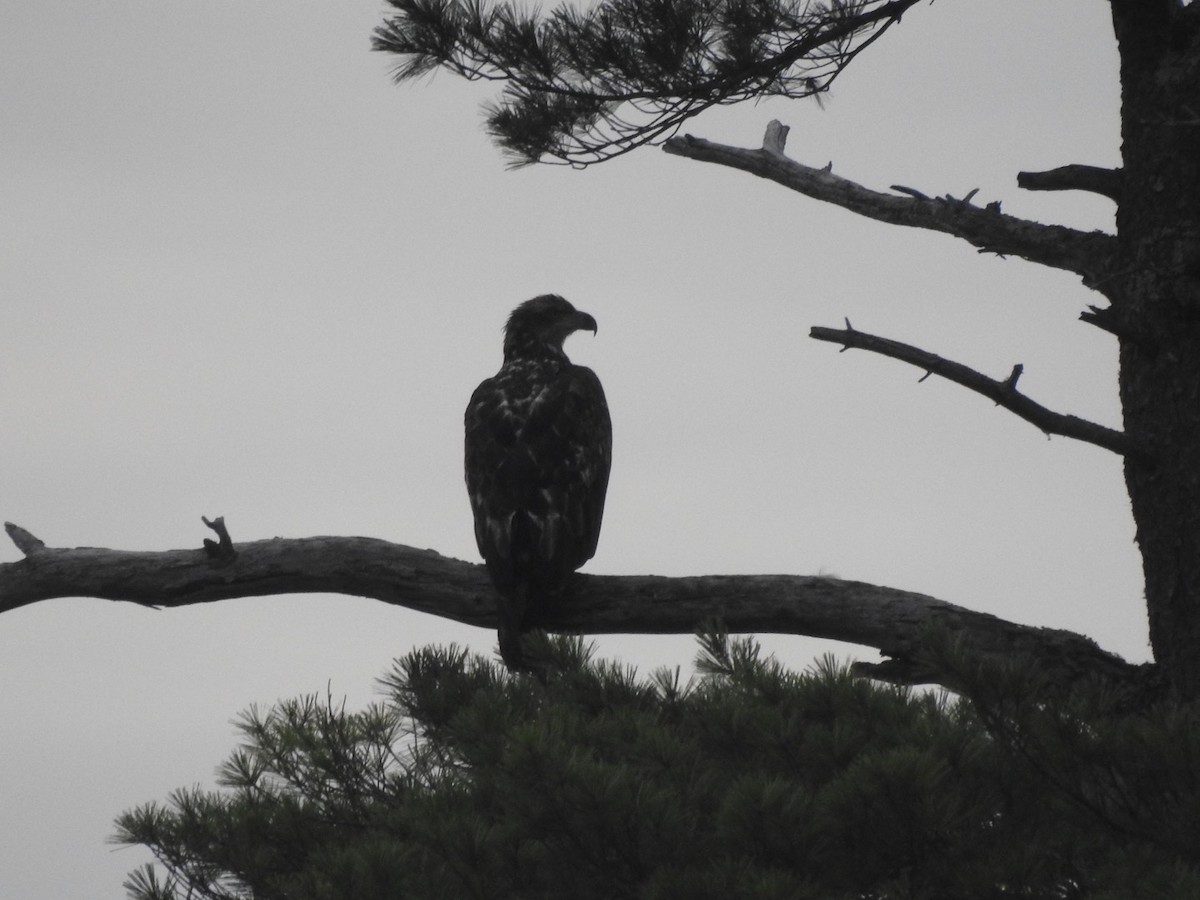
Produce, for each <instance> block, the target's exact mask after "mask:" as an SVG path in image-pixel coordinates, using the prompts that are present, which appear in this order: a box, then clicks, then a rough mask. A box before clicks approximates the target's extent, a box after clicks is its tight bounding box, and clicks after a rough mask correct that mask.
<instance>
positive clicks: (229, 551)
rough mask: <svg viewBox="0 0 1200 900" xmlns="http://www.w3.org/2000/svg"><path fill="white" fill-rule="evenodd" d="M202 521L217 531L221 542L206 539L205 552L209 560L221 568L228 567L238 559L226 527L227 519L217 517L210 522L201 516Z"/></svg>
mask: <svg viewBox="0 0 1200 900" xmlns="http://www.w3.org/2000/svg"><path fill="white" fill-rule="evenodd" d="M200 521H202V522H203V523H204V524H205V525H207V526H208V527H209V528H211V529H212V530H213V531H215V532H216V533H217V538H218V539H219V542H218V541H214V540H212V539H211V538H205V539H204V552H205V554H206V555H207V556H208V558H209V559H210V560H212V562H214V563H216V564H217V565H219V566H227V565H229V564H230V563H231V562H233V561H234V560H235V559H237V551H236V550H234V549H233V541H232V540H231V539H230V537H229V531H228V529H226V527H225V517H224V516H217V517H216V518H215V519H213V520H212V521H211V522H210V521H209V520H208V519H207V518H206V517H204V516H201V517H200Z"/></svg>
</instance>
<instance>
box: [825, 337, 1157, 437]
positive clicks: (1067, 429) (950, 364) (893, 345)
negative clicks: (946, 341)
mask: <svg viewBox="0 0 1200 900" xmlns="http://www.w3.org/2000/svg"><path fill="white" fill-rule="evenodd" d="M808 334H809V337H812V338H816V339H817V340H818V341H829V342H830V343H833V344H841V345H842V349H843V350H849V349H850V348H852V347H854V348H857V349H860V350H870V351H871V352H872V353H879V354H881V355H883V356H888V357H891V358H892V359H898V360H900V361H902V362H906V363H910V364H911V365H914V366H916V367H917V368H918V369H924V370H925V375H924V376H922V378H921V380H922V381H924V380H925V378H928V377H929V375H931V374H932V375H940V376H941V377H942V378H945V379H947V380H948V381H953V382H954V383H955V384H961V385H962V386H963V387H965V388H969V389H970V390H972V391H975V392H976V393H979V394H983V396H985V397H988V398H990V399H991V400H993V401H995V403H996V405H997V406H1003V407H1004V408H1005V409H1007V410H1008V411H1009V412H1012V413H1016V414H1017V415H1018V416H1020V417H1021V418H1022V419H1024V420H1025V421H1026V422H1030V423H1032V424H1034V425H1036V426H1037V427H1038V428H1040V429H1041V430H1042V431H1043V432H1045V433H1046V434H1047V435H1051V434H1058V435H1062V436H1063V437H1069V438H1074V439H1075V440H1077V441H1086V442H1087V443H1089V444H1095V445H1096V446H1097V447H1103V448H1104V449H1106V450H1111V451H1112V452H1113V453H1116V454H1119V455H1121V456H1127V455H1131V454H1134V453H1135V452H1136V448H1135V446H1134V444H1133V442H1132V441H1131V440H1130V439H1129V436H1128V435H1126V434H1125V433H1124V432H1121V431H1116V430H1115V429H1112V428H1107V427H1105V426H1104V425H1098V424H1096V423H1095V422H1089V421H1087V420H1086V419H1081V418H1079V417H1078V416H1070V415H1064V414H1063V413H1057V412H1054V411H1053V410H1050V409H1047V408H1046V407H1044V406H1042V405H1041V404H1040V403H1036V402H1034V401H1033V400H1030V399H1029V397H1027V396H1026V395H1025V394H1022V393H1021V392H1020V391H1018V390H1017V379H1019V378H1020V377H1021V373H1022V372H1023V371H1024V367H1023V366H1021V365H1019V364H1018V365H1015V366H1013V369H1012V372H1011V373H1010V374H1009V376H1008V377H1007V378H1005V379H1004V380H1003V381H1001V380H999V379H996V378H989V377H988V376H986V375H984V374H982V373H981V372H977V371H975V370H974V369H972V368H970V367H968V366H964V365H963V364H962V363H957V362H954V361H953V360H949V359H944V358H942V357H940V356H938V355H937V354H935V353H930V352H929V351H928V350H922V349H920V348H919V347H914V346H912V345H911V344H902V343H901V342H900V341H894V340H891V339H890V338H885V337H879V336H877V335H873V334H867V333H866V332H864V331H858V330H857V329H855V328H852V327H851V326H850V323H849V321H847V322H846V327H845V328H820V327H814V328H812V329H811V330H810V331H809V333H808Z"/></svg>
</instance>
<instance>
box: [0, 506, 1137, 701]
mask: <svg viewBox="0 0 1200 900" xmlns="http://www.w3.org/2000/svg"><path fill="white" fill-rule="evenodd" d="M6 527H7V528H8V531H9V534H10V535H13V536H14V539H18V538H19V540H18V546H20V547H21V549H22V550H23V551H24V552H26V553H27V555H26V558H25V559H23V560H20V561H18V562H13V563H6V564H3V565H0V612H4V611H7V610H10V609H15V608H17V607H20V606H24V605H26V604H30V603H36V602H37V601H39V600H47V599H51V598H54V597H97V598H100V599H107V600H124V601H129V602H132V603H140V604H142V605H144V606H152V607H176V606H188V605H191V604H194V603H210V602H213V601H216V600H227V599H231V598H234V597H254V596H265V595H271V594H293V593H311V592H320V593H340V594H350V595H354V596H360V597H370V598H373V599H376V600H381V601H383V602H384V603H393V604H396V605H398V606H405V607H408V608H409V609H414V610H417V611H420V612H425V613H429V614H431V615H436V616H442V617H444V618H448V619H453V620H455V621H458V622H463V623H466V624H468V625H475V626H478V627H482V628H489V629H494V628H496V627H497V625H498V617H497V615H496V605H495V601H494V594H493V590H492V586H491V583H490V581H489V579H488V576H487V572H486V570H485V569H484V567H483V566H481V565H474V564H471V563H466V562H462V561H460V560H456V559H450V558H448V557H445V556H441V555H440V554H438V553H435V552H433V551H432V550H418V549H416V548H413V547H405V546H402V545H399V544H392V543H388V542H387V541H382V540H378V539H374V538H365V537H311V538H295V539H285V538H274V539H272V540H263V541H250V542H247V543H236V544H233V543H231V546H230V551H231V555H229V554H223V555H222V554H219V555H218V557H217V558H214V557H213V556H211V555H210V554H209V553H208V552H206V551H205V550H204V549H199V548H198V549H195V550H168V551H162V552H131V551H124V550H106V549H100V548H94V547H80V548H75V549H63V548H50V547H46V546H45V545H44V544H42V542H40V541H37V540H36V539H35V538H32V535H29V533H28V532H26V531H24V529H20V528H17V527H16V526H13V525H8V526H6ZM713 621H719V622H720V623H721V624H722V625H723V627H725V628H726V629H728V630H729V631H730V632H732V633H739V632H742V633H775V634H797V635H810V636H812V637H819V638H830V639H833V640H839V641H846V642H849V643H853V644H862V645H866V646H868V647H874V648H877V649H878V650H880V651H881V652H882V653H883V654H884V655H885V656H887V657H890V659H889V660H888V661H886V662H883V663H878V664H872V663H861V664H859V666H860V670H861V671H863V672H864V673H865V674H869V675H871V676H873V677H879V678H886V679H887V680H892V681H900V682H906V683H937V684H945V685H946V686H948V687H951V688H953V687H954V686H955V685H954V677H953V674H952V673H947V672H946V671H943V669H942V667H941V666H939V663H938V654H937V653H936V652H935V650H934V649H931V648H933V647H935V646H936V645H938V643H939V642H941V643H944V639H945V637H946V636H951V637H952V638H953V639H954V640H955V642H956V646H957V647H959V648H960V649H961V650H962V652H965V653H968V654H973V655H975V656H978V657H979V658H981V659H984V658H996V657H1003V658H1004V659H1010V658H1012V657H1014V656H1018V657H1025V656H1027V657H1028V658H1029V660H1030V662H1031V664H1034V665H1042V666H1046V667H1048V668H1049V670H1050V671H1051V673H1052V674H1053V675H1054V676H1055V677H1057V678H1061V679H1064V680H1065V681H1071V680H1073V679H1076V678H1078V677H1081V676H1084V675H1086V676H1088V677H1101V678H1105V679H1109V680H1111V681H1113V682H1114V683H1115V684H1120V683H1123V682H1126V681H1136V680H1138V679H1139V678H1140V677H1141V674H1140V672H1141V670H1140V669H1139V668H1138V667H1136V666H1132V665H1129V664H1128V663H1125V662H1124V661H1122V660H1120V659H1119V658H1118V657H1116V656H1113V655H1112V654H1109V653H1106V652H1104V651H1103V650H1101V649H1100V648H1099V647H1097V646H1096V645H1095V644H1094V643H1093V642H1092V641H1090V640H1088V639H1087V638H1085V637H1082V636H1080V635H1077V634H1073V633H1071V632H1067V631H1057V630H1051V629H1045V628H1032V627H1029V626H1026V625H1018V624H1016V623H1013V622H1007V621H1005V620H1003V619H998V618H996V617H995V616H990V615H986V614H984V613H978V612H972V611H971V610H968V609H964V608H962V607H959V606H955V605H953V604H951V603H946V602H944V601H941V600H936V599H934V598H933V597H928V596H925V595H923V594H916V593H912V592H910V591H902V590H898V589H895V588H889V587H879V586H876V585H871V584H864V583H861V582H856V581H844V580H841V579H838V578H824V577H814V576H802V575H708V576H702V577H689V578H665V577H660V576H653V575H631V576H611V575H582V574H581V575H577V576H576V577H575V580H574V581H573V582H572V587H571V591H570V595H569V596H568V597H565V598H564V599H563V601H562V603H561V604H560V605H559V606H557V607H556V608H555V609H553V610H551V611H549V612H548V613H547V614H546V615H545V616H544V618H543V619H542V620H541V621H540V622H538V623H537V624H538V625H540V626H542V627H544V628H546V629H548V630H552V631H565V632H578V633H583V634H612V633H624V634H688V633H691V632H694V631H695V630H696V629H698V628H700V627H702V626H704V625H705V624H706V623H711V622H713Z"/></svg>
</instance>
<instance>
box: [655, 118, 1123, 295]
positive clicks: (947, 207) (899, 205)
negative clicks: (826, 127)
mask: <svg viewBox="0 0 1200 900" xmlns="http://www.w3.org/2000/svg"><path fill="white" fill-rule="evenodd" d="M787 130H788V129H787V126H785V125H781V124H780V123H779V122H772V123H771V124H770V125H769V126H768V127H767V135H766V138H765V139H764V140H763V146H762V147H761V148H759V149H753V148H750V149H747V148H742V147H730V146H726V145H724V144H716V143H713V142H712V141H706V140H704V139H702V138H696V137H692V136H691V135H684V136H682V137H675V138H671V139H670V140H669V141H667V142H666V143H664V144H663V149H664V150H665V151H667V152H668V153H673V154H675V155H677V156H685V157H687V158H688V159H695V160H699V161H701V162H712V163H717V164H718V165H723V166H729V167H731V168H734V169H741V170H743V171H745V172H750V173H752V174H754V175H758V176H759V177H760V178H766V179H769V180H770V181H774V182H776V183H778V184H781V185H783V186H784V187H787V188H791V189H792V190H794V191H797V192H799V193H801V194H804V195H805V196H808V197H812V198H814V199H816V200H823V201H825V202H826V203H833V204H835V205H836V206H840V207H842V208H843V209H848V210H850V211H851V212H856V213H858V214H859V215H863V216H867V217H868V218H872V219H878V220H879V221H881V222H887V223H889V224H892V225H907V226H910V227H913V228H927V229H930V230H932V231H941V232H944V233H946V234H951V235H954V236H955V237H958V238H962V239H963V240H965V241H967V242H968V243H970V244H971V245H973V246H975V247H978V248H979V250H980V252H984V253H996V254H999V255H1001V256H1019V257H1021V258H1022V259H1027V260H1029V261H1030V262H1036V263H1041V264H1042V265H1046V266H1052V267H1054V268H1057V269H1066V270H1067V271H1070V272H1075V273H1077V274H1078V275H1080V276H1082V278H1083V281H1084V283H1085V284H1087V285H1089V286H1093V285H1095V284H1098V283H1100V282H1101V280H1102V279H1103V277H1104V275H1105V273H1106V272H1107V270H1108V266H1109V263H1110V260H1111V258H1112V256H1113V253H1114V251H1115V242H1116V239H1115V238H1114V237H1113V236H1112V235H1108V234H1104V233H1102V232H1099V231H1095V232H1084V231H1078V230H1076V229H1073V228H1067V227H1064V226H1062V225H1043V224H1041V223H1039V222H1031V221H1029V220H1027V219H1018V218H1016V217H1015V216H1009V215H1006V214H1004V213H1002V212H1001V211H1000V204H999V203H989V204H988V205H986V206H975V205H974V204H972V203H971V202H970V199H971V197H973V196H974V193H975V192H974V191H972V192H971V193H970V194H968V195H967V196H966V197H965V198H962V199H959V198H956V197H951V196H950V195H946V196H943V197H929V196H927V195H925V194H923V193H921V192H920V191H917V190H914V189H912V188H905V187H902V186H898V185H897V186H894V187H893V188H892V189H893V190H895V191H898V192H901V193H904V194H906V195H907V196H904V197H897V196H895V195H894V194H884V193H880V192H878V191H873V190H870V189H868V188H865V187H863V186H862V185H860V184H857V183H856V182H853V181H850V180H848V179H845V178H841V177H839V176H837V175H834V174H833V172H832V165H830V166H826V167H825V168H823V169H815V168H812V167H811V166H806V165H803V164H801V163H798V162H796V161H795V160H793V159H791V158H789V157H787V156H785V155H784V152H783V150H784V144H785V142H786V137H787Z"/></svg>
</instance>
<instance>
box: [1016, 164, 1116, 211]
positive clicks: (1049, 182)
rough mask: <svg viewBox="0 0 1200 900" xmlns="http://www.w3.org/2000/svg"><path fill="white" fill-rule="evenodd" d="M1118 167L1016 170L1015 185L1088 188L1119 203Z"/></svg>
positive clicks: (1048, 188)
mask: <svg viewBox="0 0 1200 900" xmlns="http://www.w3.org/2000/svg"><path fill="white" fill-rule="evenodd" d="M1123 180H1124V179H1123V176H1122V173H1121V170H1120V169H1102V168H1100V167H1099V166H1084V165H1078V164H1072V165H1069V166H1059V167H1058V168H1057V169H1050V170H1048V171H1045V172H1018V173H1017V187H1020V188H1024V189H1025V190H1027V191H1091V192H1092V193H1093V194H1100V195H1101V196H1103V197H1108V198H1109V199H1110V200H1113V201H1115V202H1117V203H1120V202H1121V187H1122V182H1123Z"/></svg>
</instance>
